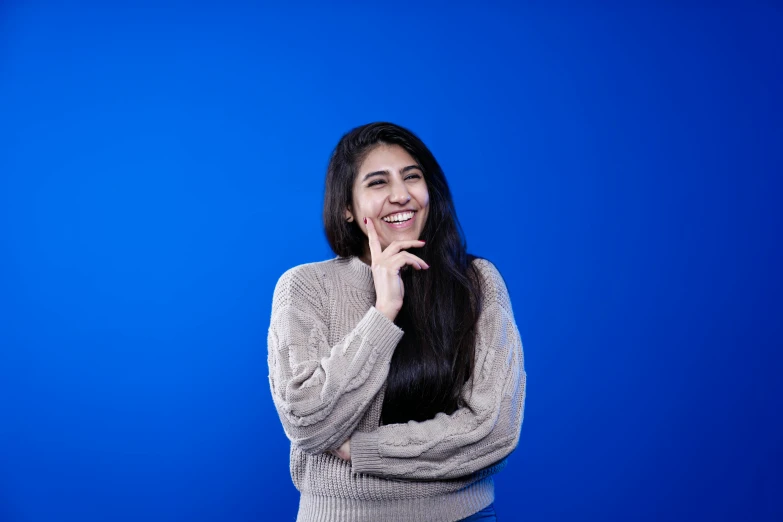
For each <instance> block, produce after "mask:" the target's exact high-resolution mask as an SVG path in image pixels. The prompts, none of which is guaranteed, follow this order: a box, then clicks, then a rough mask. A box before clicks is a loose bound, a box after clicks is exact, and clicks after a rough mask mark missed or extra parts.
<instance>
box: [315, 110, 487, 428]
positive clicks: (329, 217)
mask: <svg viewBox="0 0 783 522" xmlns="http://www.w3.org/2000/svg"><path fill="white" fill-rule="evenodd" d="M381 144H386V145H399V146H400V147H402V148H403V149H405V150H406V151H407V152H408V153H409V154H410V155H411V156H412V157H413V159H414V160H416V162H417V163H418V164H419V166H420V167H421V168H422V170H423V172H424V180H425V181H426V183H427V190H428V191H429V198H430V208H429V213H428V217H427V221H426V223H425V225H424V229H423V230H422V235H421V237H420V239H423V240H424V241H426V244H425V246H424V247H423V248H417V249H416V250H415V254H416V255H417V256H419V257H421V258H422V259H423V260H424V261H425V262H426V263H427V264H429V265H430V269H429V270H421V271H418V270H404V271H403V272H402V273H401V274H402V275H401V277H402V279H403V284H404V285H405V298H404V301H403V305H402V308H401V309H400V312H399V313H398V314H397V318H396V319H395V323H396V324H397V325H398V326H399V327H400V328H402V329H403V330H404V331H405V335H404V336H403V337H402V340H401V341H400V343H399V344H398V345H397V348H396V350H395V352H394V355H393V357H392V360H391V367H390V369H389V376H388V378H387V387H386V394H385V396H384V401H383V410H382V413H381V421H382V422H383V424H395V423H403V422H407V421H409V420H415V421H423V420H427V419H431V418H432V417H434V416H435V414H437V413H439V412H444V413H447V414H450V413H453V412H454V411H455V410H456V409H457V408H458V407H459V406H460V405H461V400H460V392H461V390H462V386H463V385H464V384H465V382H467V380H468V379H469V378H470V376H471V374H472V372H473V359H474V356H475V346H474V345H475V341H476V332H475V327H476V322H477V320H478V316H479V313H480V311H481V297H482V295H481V285H480V282H479V274H478V272H477V270H476V269H475V267H474V266H473V263H472V261H473V259H475V257H474V256H470V255H469V254H468V253H467V246H466V243H465V238H464V234H463V232H462V228H461V227H460V224H459V221H458V220H457V215H456V212H455V210H454V202H453V201H452V199H451V191H450V190H449V187H448V184H447V183H446V178H445V176H444V174H443V170H442V169H441V168H440V165H438V162H437V161H436V160H435V157H434V156H433V155H432V152H430V150H429V149H428V148H427V147H426V146H425V145H424V143H423V142H422V141H421V140H420V139H419V138H418V137H417V136H416V135H415V134H413V133H412V132H410V131H409V130H407V129H405V128H403V127H400V126H398V125H394V124H392V123H385V122H379V123H370V124H367V125H362V126H360V127H356V128H355V129H353V130H351V131H350V132H348V133H347V134H345V135H344V136H343V137H342V138H341V139H340V141H339V143H338V144H337V146H336V147H335V149H334V152H333V153H332V157H331V160H330V161H329V167H328V169H327V173H326V189H325V195H324V214H323V219H324V230H325V232H326V238H327V240H328V241H329V245H330V246H331V247H332V250H334V252H335V254H337V255H338V256H341V257H349V256H362V255H363V254H364V253H365V247H366V244H367V236H365V235H364V233H363V232H362V230H361V229H360V228H359V226H358V224H357V223H356V222H355V221H354V222H347V221H346V220H345V217H344V213H345V209H346V208H347V206H348V205H349V204H351V202H352V200H353V183H354V180H355V178H356V175H357V174H358V170H359V167H360V165H361V164H362V162H363V161H364V159H365V158H366V157H367V155H368V154H369V153H370V152H371V151H372V150H373V149H374V148H375V147H377V146H379V145H381Z"/></svg>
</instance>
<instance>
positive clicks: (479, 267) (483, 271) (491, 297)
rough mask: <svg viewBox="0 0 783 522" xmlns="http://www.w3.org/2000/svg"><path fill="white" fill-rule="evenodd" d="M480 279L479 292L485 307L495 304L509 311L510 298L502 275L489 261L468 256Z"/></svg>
mask: <svg viewBox="0 0 783 522" xmlns="http://www.w3.org/2000/svg"><path fill="white" fill-rule="evenodd" d="M470 257H471V260H472V263H473V266H474V267H475V269H476V271H477V272H478V274H479V276H480V279H481V291H482V296H483V300H484V303H485V305H488V304H490V303H497V304H499V305H501V306H503V307H504V308H506V309H507V310H509V311H511V298H510V297H509V295H508V287H507V286H506V281H505V279H503V275H502V274H501V273H500V270H498V268H497V266H495V264H494V263H493V262H492V261H490V260H489V259H486V258H483V257H476V256H470Z"/></svg>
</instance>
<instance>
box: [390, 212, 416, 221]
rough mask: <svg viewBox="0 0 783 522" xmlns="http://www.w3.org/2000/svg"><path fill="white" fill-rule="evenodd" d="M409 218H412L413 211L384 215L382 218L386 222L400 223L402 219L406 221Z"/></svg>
mask: <svg viewBox="0 0 783 522" xmlns="http://www.w3.org/2000/svg"><path fill="white" fill-rule="evenodd" d="M411 218H413V212H401V213H399V214H394V215H391V216H386V217H385V218H383V220H384V221H386V222H387V223H400V222H403V221H408V220H409V219H411Z"/></svg>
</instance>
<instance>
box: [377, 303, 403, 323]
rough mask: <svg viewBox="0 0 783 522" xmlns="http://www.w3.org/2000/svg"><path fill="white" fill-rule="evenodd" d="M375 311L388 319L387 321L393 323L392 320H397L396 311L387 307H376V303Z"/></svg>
mask: <svg viewBox="0 0 783 522" xmlns="http://www.w3.org/2000/svg"><path fill="white" fill-rule="evenodd" d="M375 309H376V310H378V311H379V312H380V313H382V314H383V315H385V316H386V317H387V318H388V319H389V321H394V319H396V318H397V312H398V310H393V309H391V308H388V307H385V306H382V305H378V304H377V303H376V305H375Z"/></svg>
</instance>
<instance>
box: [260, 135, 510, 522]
mask: <svg viewBox="0 0 783 522" xmlns="http://www.w3.org/2000/svg"><path fill="white" fill-rule="evenodd" d="M324 226H325V230H326V236H327V238H328V240H329V244H330V245H331V247H332V250H334V252H335V253H336V254H337V256H338V257H336V258H334V259H331V260H328V261H322V262H318V263H309V264H305V265H300V266H297V267H294V268H292V269H290V270H288V271H287V272H286V273H285V274H283V276H282V277H281V278H280V280H279V281H278V283H277V286H276V288H275V293H274V299H273V304H272V319H271V325H270V329H269V370H270V371H269V380H270V385H271V389H272V397H273V399H274V402H275V406H276V407H277V410H278V413H279V414H280V420H281V421H282V423H283V428H284V429H285V432H286V434H287V435H288V437H289V439H290V440H291V477H292V479H293V482H294V484H295V485H296V487H297V489H298V490H299V491H300V493H301V496H300V502H299V514H298V518H297V520H299V521H306V522H310V521H318V522H320V521H323V522H327V521H339V522H351V521H360V520H372V521H373V522H375V521H378V522H381V521H387V520H388V521H404V522H415V521H427V522H453V521H458V520H495V517H494V510H493V508H492V503H493V501H494V486H493V481H492V475H493V474H495V473H497V472H498V471H499V470H500V469H502V468H503V467H504V466H505V459H506V457H507V456H508V454H509V453H510V452H511V451H512V450H513V449H514V448H515V447H516V445H517V442H518V440H519V433H520V428H521V424H522V418H523V412H524V402H525V380H526V374H525V371H524V358H523V353H522V343H521V340H520V338H519V332H518V330H517V327H516V324H515V322H514V317H513V313H512V309H511V303H510V300H509V296H508V291H507V289H506V286H505V284H504V282H503V279H502V277H501V276H500V274H499V273H498V271H497V269H496V268H495V267H494V266H493V265H492V263H490V262H489V261H487V260H484V259H479V258H474V257H472V256H468V254H467V252H466V247H465V242H464V240H463V239H462V234H461V229H460V227H459V223H458V221H457V217H456V214H455V212H454V205H453V203H452V199H451V194H450V192H449V188H448V185H447V183H446V179H445V177H444V175H443V171H442V170H441V168H440V166H439V165H438V163H437V161H436V160H435V158H434V157H433V155H432V153H431V152H430V151H429V149H427V147H426V146H425V145H424V143H422V142H421V140H419V139H418V138H417V137H416V136H415V135H414V134H412V133H411V132H410V131H408V130H406V129H404V128H402V127H399V126H397V125H393V124H390V123H373V124H369V125H364V126H361V127H357V128H356V129H353V130H352V131H350V132H349V133H347V134H346V135H345V136H343V137H342V139H341V140H340V142H339V143H338V144H337V147H336V148H335V150H334V153H333V155H332V158H331V161H330V163H329V167H328V170H327V176H326V194H325V201H324ZM411 251H414V252H415V253H414V252H411Z"/></svg>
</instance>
